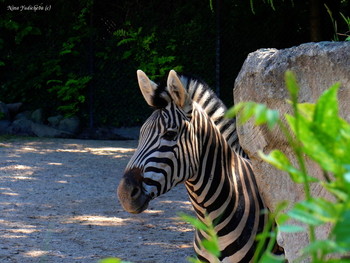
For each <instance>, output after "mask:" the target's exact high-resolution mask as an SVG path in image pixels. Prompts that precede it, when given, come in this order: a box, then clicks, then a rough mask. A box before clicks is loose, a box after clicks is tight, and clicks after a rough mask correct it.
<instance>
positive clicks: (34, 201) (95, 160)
mask: <svg viewBox="0 0 350 263" xmlns="http://www.w3.org/2000/svg"><path fill="white" fill-rule="evenodd" d="M135 147H136V141H82V140H63V139H15V140H11V141H6V142H0V211H1V212H0V262H16V263H17V262H18V263H26V262H50V263H51V262H84V263H88V262H94V263H97V262H98V260H99V259H101V258H105V257H119V258H122V259H124V260H128V261H132V262H134V263H139V262H144V263H146V262H149V263H153V262H162V263H163V262H164V263H168V262H174V263H175V262H176V263H181V262H187V261H186V257H187V256H191V255H193V250H192V244H191V243H192V239H193V233H192V227H191V226H189V225H188V224H186V223H183V222H181V221H176V220H174V218H176V215H177V213H178V212H186V213H192V212H191V211H192V210H191V205H190V203H189V202H188V199H187V195H186V192H185V189H184V187H183V186H180V187H177V188H176V189H173V190H172V191H170V192H169V193H167V194H166V195H165V196H161V197H159V198H158V199H156V200H154V201H153V202H151V204H150V208H149V210H147V211H146V212H145V213H143V214H140V215H130V214H128V213H126V212H124V211H123V210H122V208H121V206H120V204H119V203H118V201H117V197H116V194H115V189H116V187H117V185H118V181H119V179H120V177H121V175H122V172H123V169H124V167H125V165H126V164H127V162H128V159H129V158H130V156H131V155H132V153H133V152H134V149H135Z"/></svg>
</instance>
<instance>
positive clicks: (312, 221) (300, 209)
mask: <svg viewBox="0 0 350 263" xmlns="http://www.w3.org/2000/svg"><path fill="white" fill-rule="evenodd" d="M337 209H338V208H337V207H336V205H334V204H333V203H331V202H329V201H327V200H325V199H322V198H313V199H311V200H305V201H302V202H299V203H296V204H295V206H294V208H293V209H292V210H290V211H289V212H288V213H287V214H288V215H289V216H290V217H291V218H294V219H296V220H298V221H300V222H303V223H306V224H308V225H313V226H318V225H321V224H323V223H329V222H335V221H336V219H337V216H338V210H337Z"/></svg>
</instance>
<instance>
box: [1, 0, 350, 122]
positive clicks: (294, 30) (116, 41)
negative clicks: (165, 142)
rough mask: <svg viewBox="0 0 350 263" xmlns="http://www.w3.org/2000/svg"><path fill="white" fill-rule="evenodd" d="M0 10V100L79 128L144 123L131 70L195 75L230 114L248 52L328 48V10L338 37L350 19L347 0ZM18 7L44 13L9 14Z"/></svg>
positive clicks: (61, 4) (73, 4) (84, 1)
mask: <svg viewBox="0 0 350 263" xmlns="http://www.w3.org/2000/svg"><path fill="white" fill-rule="evenodd" d="M0 3H1V9H0V12H1V13H0V101H3V102H5V103H12V102H23V103H24V107H25V108H26V109H29V110H34V109H37V108H43V109H44V110H45V113H46V115H47V116H52V115H55V114H59V113H60V114H64V115H77V116H79V117H80V119H81V120H82V121H83V124H84V126H85V127H94V126H95V127H96V126H133V125H139V124H141V123H142V122H143V121H144V119H145V118H146V117H147V116H148V114H149V112H150V110H149V109H148V106H147V105H146V104H145V102H144V100H143V99H142V97H141V94H140V92H139V90H138V87H137V80H136V70H137V69H142V70H144V71H145V72H146V73H147V74H148V75H149V76H151V77H152V78H153V79H155V80H156V81H158V80H159V79H161V78H162V77H164V76H165V75H166V74H167V73H168V71H169V70H170V69H172V68H175V69H176V70H177V71H179V72H186V73H191V74H193V75H195V76H200V77H201V78H202V79H203V80H205V81H206V82H207V83H208V84H209V85H210V86H212V87H213V89H215V90H216V91H217V92H218V93H220V97H221V98H222V99H223V100H224V102H225V103H226V105H228V106H230V105H232V101H233V100H232V88H233V84H234V80H235V78H236V76H237V74H238V72H239V70H240V68H241V66H242V64H243V62H244V60H245V58H246V57H247V55H248V54H249V53H250V52H253V51H255V50H257V49H259V48H278V49H281V48H287V47H291V46H295V45H299V44H301V43H305V42H310V41H322V40H327V41H330V40H334V39H335V36H334V34H335V30H334V28H333V24H332V21H331V17H330V15H329V13H328V12H327V9H326V8H325V6H324V3H326V5H327V6H328V7H329V9H330V10H331V11H332V18H333V19H334V20H336V21H337V30H336V31H337V32H342V33H346V31H347V30H348V28H347V25H346V23H343V21H342V18H341V16H340V14H339V12H342V13H343V14H347V15H349V13H350V12H349V7H350V4H349V1H348V0H308V1H307V0H306V1H304V0H293V1H290V0H284V1H277V0H276V1H274V2H273V7H274V8H272V7H271V5H270V4H269V3H266V2H264V1H262V0H255V1H253V3H254V6H253V9H252V6H251V4H250V2H249V1H246V0H244V1H243V0H217V1H215V0H213V1H212V2H210V1H209V0H208V1H203V0H191V1H188V0H186V1H185V0H174V1H160V0H148V1H142V0H128V1H120V0H113V1H93V0H78V1H63V0H55V1H51V2H49V1H43V2H41V1H38V2H36V0H30V1H28V0H27V1H22V2H21V1H4V0H0ZM21 5H25V6H30V5H31V6H32V7H34V6H37V7H38V8H40V7H43V9H44V10H37V11H34V10H27V11H25V10H22V11H20V10H14V9H15V8H16V7H21ZM211 6H212V8H211ZM11 9H12V10H11ZM45 9H47V10H46V11H45ZM339 38H340V40H342V37H339Z"/></svg>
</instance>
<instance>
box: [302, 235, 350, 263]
mask: <svg viewBox="0 0 350 263" xmlns="http://www.w3.org/2000/svg"><path fill="white" fill-rule="evenodd" d="M302 251H303V254H306V255H310V254H312V253H317V252H319V251H322V252H323V253H325V254H330V253H345V252H346V251H347V250H346V249H344V248H342V247H340V246H339V245H338V244H337V243H336V242H334V241H333V240H329V239H326V240H316V241H314V242H312V243H310V244H309V245H308V246H306V247H305V248H304V249H303V250H302ZM327 262H328V261H327ZM339 262H343V261H339Z"/></svg>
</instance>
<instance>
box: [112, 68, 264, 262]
mask: <svg viewBox="0 0 350 263" xmlns="http://www.w3.org/2000/svg"><path fill="white" fill-rule="evenodd" d="M137 77H138V83H139V86H140V89H141V92H142V95H143V97H144V99H145V100H146V102H147V103H148V104H149V105H150V106H151V107H153V108H154V109H155V110H154V111H153V113H152V114H151V116H150V117H149V118H148V119H147V120H146V122H145V123H144V124H143V126H142V127H141V130H140V138H139V144H138V147H137V149H136V151H135V153H134V155H133V156H132V157H131V159H130V161H129V163H128V164H127V167H126V169H125V173H124V175H123V177H122V179H121V181H120V183H119V186H118V189H117V194H118V198H119V201H120V203H121V205H122V207H123V208H124V209H125V210H126V211H127V212H130V213H141V212H143V211H144V210H146V209H147V207H148V204H149V202H150V200H152V199H154V198H156V197H157V196H159V195H162V194H164V193H166V192H167V191H169V190H170V189H172V188H173V187H175V186H176V185H178V184H180V183H185V186H186V189H187V192H188V195H189V198H190V201H191V203H192V206H193V208H194V211H195V213H196V216H197V218H198V219H199V220H201V221H202V222H204V223H205V222H208V221H207V218H209V219H210V220H211V222H215V224H214V229H215V231H216V233H217V236H218V242H219V244H218V245H219V249H220V252H221V255H220V257H219V260H220V262H251V260H252V258H253V255H254V252H255V246H256V241H255V239H256V236H257V234H258V233H261V232H262V231H263V228H264V225H265V223H266V215H264V214H263V213H261V211H262V210H263V209H265V205H264V202H263V200H262V198H261V196H260V193H259V190H258V187H257V183H256V180H255V177H254V173H253V170H252V167H251V164H250V161H249V160H248V159H247V158H245V154H243V153H242V149H241V147H240V146H239V143H238V140H237V138H236V136H237V134H236V130H235V124H234V122H233V121H232V120H231V121H228V120H226V119H224V118H223V114H224V110H225V106H224V105H223V103H222V102H221V101H219V99H218V98H217V97H216V96H215V95H214V94H213V92H211V91H209V87H208V86H207V85H206V84H205V83H203V82H202V81H199V80H197V79H194V78H189V77H186V76H178V75H177V73H176V72H175V71H174V70H171V71H170V72H169V75H168V78H167V84H166V85H164V86H161V85H159V86H158V85H157V84H155V83H154V82H153V81H151V80H150V79H149V78H148V77H147V75H146V74H145V73H144V72H142V71H141V70H138V71H137ZM230 125H231V126H230ZM232 126H233V127H232ZM227 131H228V132H227ZM206 237H207V234H206V233H205V232H204V231H202V230H198V229H197V230H196V231H195V237H194V242H193V246H194V250H195V252H196V254H197V256H198V258H199V259H200V260H202V261H204V262H217V259H215V258H214V257H213V256H212V255H210V253H208V252H207V251H206V250H205V249H204V248H203V247H202V246H201V241H202V240H204V239H205V238H206Z"/></svg>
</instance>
